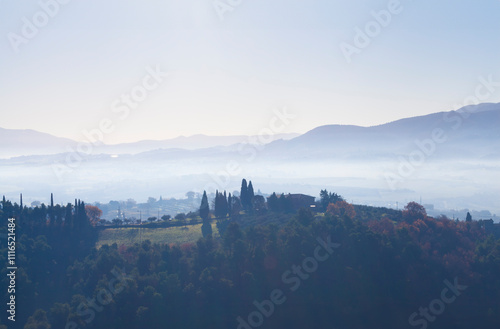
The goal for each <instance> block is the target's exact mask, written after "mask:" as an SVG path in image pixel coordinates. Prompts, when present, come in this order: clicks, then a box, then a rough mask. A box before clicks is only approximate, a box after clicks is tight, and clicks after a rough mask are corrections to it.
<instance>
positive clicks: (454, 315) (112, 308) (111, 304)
mask: <svg viewBox="0 0 500 329" xmlns="http://www.w3.org/2000/svg"><path fill="white" fill-rule="evenodd" d="M207 201H208V200H207ZM337 204H338V202H337ZM341 205H342V204H339V207H340V206H341ZM344 206H345V205H344ZM327 208H332V207H331V204H330V205H329V206H327ZM200 210H201V209H200ZM421 210H422V209H421V208H420V207H419V205H418V204H409V205H407V207H406V208H405V209H404V211H403V212H401V211H400V212H399V213H400V216H401V217H400V218H401V220H399V221H392V220H390V219H389V218H387V217H384V218H372V219H371V220H369V221H359V220H357V219H356V216H355V217H354V219H353V218H351V216H350V214H349V212H348V211H346V212H344V213H342V214H341V213H335V214H334V213H333V212H331V211H327V212H326V213H325V214H324V215H323V214H314V213H312V212H311V211H310V210H309V209H302V210H300V211H299V212H298V213H296V214H287V215H285V214H282V215H283V216H287V222H286V224H284V225H276V224H274V223H270V224H266V225H253V226H247V228H246V229H242V225H241V223H244V222H248V221H249V219H250V218H251V217H248V218H247V217H245V216H247V215H242V216H240V218H239V219H238V220H230V223H229V225H228V227H227V230H226V232H225V234H224V235H223V236H222V237H221V239H214V238H212V237H211V236H207V237H206V238H202V239H200V240H199V241H197V242H196V243H186V244H182V245H170V244H161V245H160V244H151V243H150V242H149V241H145V242H143V243H142V244H135V245H131V246H117V245H116V244H115V245H112V246H103V247H102V248H100V249H99V250H95V249H94V250H90V251H88V254H87V255H86V257H83V258H79V259H76V260H74V261H69V260H68V261H66V262H64V264H65V266H67V268H66V275H65V276H63V277H60V278H54V277H51V276H50V277H48V278H46V279H43V280H42V278H41V277H39V276H38V277H37V276H34V277H30V278H29V283H28V282H27V281H21V282H20V283H19V286H24V285H29V289H33V291H34V292H36V293H37V294H38V297H37V298H34V299H33V302H32V304H31V303H28V305H25V304H24V303H25V302H27V301H28V300H29V299H27V298H29V297H32V296H23V295H21V296H20V298H22V300H23V309H26V310H29V311H30V314H29V315H25V317H24V318H23V319H21V318H20V320H23V321H24V322H20V323H26V325H25V327H24V328H25V329H31V328H65V326H66V325H67V324H68V323H75V324H76V325H77V327H78V328H88V329H91V328H108V327H111V328H124V329H128V328H131V329H132V328H151V329H155V328H165V326H168V327H169V328H196V327H205V328H238V327H239V328H248V327H250V328H252V327H255V326H254V324H260V327H263V328H282V327H286V328H304V327H308V328H329V327H335V328H368V327H377V328H401V327H410V328H411V327H413V326H412V325H410V324H409V318H410V315H411V314H413V313H415V312H417V313H418V312H419V309H420V308H421V307H422V306H426V305H429V303H430V302H432V301H434V300H436V299H438V298H440V296H441V291H442V290H443V288H444V287H446V286H445V285H444V284H443V281H444V280H448V281H450V282H454V281H455V278H457V280H458V283H459V284H460V285H464V286H467V287H468V288H467V289H466V290H465V291H463V292H462V293H461V295H460V296H458V297H457V298H456V301H454V302H453V303H451V304H447V305H446V311H445V312H441V313H440V314H439V316H436V317H433V318H432V319H433V321H428V324H429V325H431V322H432V325H434V326H436V327H439V328H444V329H447V328H454V329H456V328H459V329H460V328H471V327H475V328H486V329H489V328H492V329H493V328H495V329H496V328H498V326H499V325H500V319H499V318H498V316H497V314H498V312H499V311H500V298H499V297H500V296H499V293H500V292H499V288H498V287H500V278H499V277H498V273H500V240H495V239H493V238H492V237H488V236H487V235H486V234H485V232H484V230H482V229H481V227H480V226H479V224H478V223H477V222H470V223H466V222H459V223H457V222H454V221H450V220H447V219H434V218H430V217H428V216H427V215H426V214H425V213H424V212H422V211H421ZM369 211H370V210H369V209H363V210H362V211H361V210H359V211H358V213H359V212H364V213H368V212H369ZM373 211H375V209H374V210H373ZM200 214H201V213H200ZM248 216H252V215H248ZM267 216H269V217H272V216H273V215H272V214H268V215H267ZM204 218H207V217H205V216H204ZM38 239H41V240H43V238H38ZM21 243H22V244H24V243H26V241H24V242H21ZM38 246H40V244H38ZM332 246H335V249H331V247H332ZM25 248H26V251H23V253H26V252H27V250H30V252H32V251H33V249H32V247H25ZM318 248H319V249H318ZM329 248H330V249H329ZM330 251H331V252H330ZM315 255H317V257H320V258H321V261H319V260H315V257H316V256H315ZM24 256H25V257H28V255H26V254H24ZM32 256H33V255H29V257H32ZM53 257H54V254H53V253H51V252H48V251H46V252H45V253H42V254H38V262H39V263H37V264H34V263H33V264H23V265H24V266H27V268H29V271H33V272H40V271H42V269H43V271H45V270H51V269H52V266H53V265H52V264H53V260H54V259H53ZM113 273H121V278H120V279H119V280H117V277H116V275H115V274H113ZM3 280H5V279H3ZM40 280H42V281H40ZM58 280H60V282H58ZM42 283H43V284H47V285H49V286H50V287H51V288H54V287H56V286H57V287H58V288H59V289H47V290H46V291H41V290H39V289H40V288H39V286H40V285H41V284H42ZM109 287H114V290H113V292H112V293H110V294H109V296H107V297H103V296H104V295H105V294H103V291H111V290H110V288H109ZM59 291H64V292H67V294H66V296H64V295H58V292H59ZM273 296H274V297H273ZM276 296H279V298H276ZM271 300H279V302H280V303H279V304H272V311H270V310H271V306H270V305H271V304H269V303H270V301H271ZM257 305H259V306H257ZM259 312H260V316H259V314H257V313H259ZM263 312H264V313H263ZM266 314H267V315H266ZM260 317H262V323H261V322H260V321H261V320H260ZM424 319H425V318H424ZM417 327H419V326H417Z"/></svg>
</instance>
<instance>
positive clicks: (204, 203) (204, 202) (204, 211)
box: [200, 191, 210, 221]
mask: <svg viewBox="0 0 500 329" xmlns="http://www.w3.org/2000/svg"><path fill="white" fill-rule="evenodd" d="M209 213H210V208H209V206H208V197H207V191H203V197H202V198H201V205H200V217H201V219H202V220H204V221H205V220H207V219H208V214H209Z"/></svg>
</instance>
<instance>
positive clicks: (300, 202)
mask: <svg viewBox="0 0 500 329" xmlns="http://www.w3.org/2000/svg"><path fill="white" fill-rule="evenodd" d="M285 197H286V198H288V199H289V200H290V201H291V203H292V208H293V209H294V210H299V209H300V208H310V207H311V206H314V200H315V197H313V196H310V195H305V194H288V195H286V196H285Z"/></svg>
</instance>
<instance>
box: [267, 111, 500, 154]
mask: <svg viewBox="0 0 500 329" xmlns="http://www.w3.org/2000/svg"><path fill="white" fill-rule="evenodd" d="M499 127H500V103H499V104H491V103H488V104H480V105H476V106H467V107H464V108H462V109H459V110H457V111H451V112H440V113H433V114H429V115H424V116H419V117H413V118H407V119H401V120H397V121H393V122H390V123H386V124H382V125H378V126H373V127H359V126H347V125H327V126H321V127H318V128H315V129H313V130H311V131H309V132H307V133H305V134H303V135H301V136H298V137H296V138H294V139H292V140H289V141H275V142H273V143H271V144H269V145H268V146H267V147H266V150H265V152H266V154H269V155H274V156H277V155H283V156H287V155H291V156H293V157H296V156H297V155H302V156H303V157H308V158H317V157H320V158H324V157H334V158H348V159H366V158H372V159H373V157H377V158H385V157H394V156H395V155H396V156H397V155H404V154H409V153H411V152H413V151H416V150H421V149H422V151H427V152H430V151H432V150H431V149H433V148H434V147H435V150H434V151H432V153H433V154H434V153H435V154H434V155H435V156H436V157H439V158H447V157H450V158H468V157H472V158H478V157H479V158H490V157H491V158H500V153H499V152H500V129H499ZM430 141H433V143H434V146H432V143H430ZM426 147H427V149H426ZM436 150H437V151H439V152H435V151H436Z"/></svg>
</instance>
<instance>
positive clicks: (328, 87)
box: [0, 0, 500, 143]
mask: <svg viewBox="0 0 500 329" xmlns="http://www.w3.org/2000/svg"><path fill="white" fill-rule="evenodd" d="M221 1H223V2H227V0H221ZM20 2H21V1H15V0H0V36H1V38H0V82H1V88H0V99H1V100H2V104H1V110H0V111H1V112H0V127H2V128H29V129H36V130H39V131H43V132H48V133H51V134H54V135H57V136H61V137H68V138H73V139H76V140H83V139H84V136H83V134H82V131H83V130H85V129H86V130H90V129H94V128H97V127H98V125H99V122H100V121H101V120H102V119H103V118H109V119H110V120H111V121H112V122H113V123H114V124H115V130H114V132H113V133H110V134H107V135H106V136H105V141H106V142H108V143H117V142H125V141H135V140H140V139H163V138H170V137H175V136H178V135H192V134H197V133H204V134H209V135H231V134H256V133H258V132H259V131H260V130H261V129H262V128H266V127H268V125H269V120H270V119H271V117H272V116H273V111H272V110H273V108H276V107H281V106H287V107H288V108H289V111H290V112H292V113H294V114H296V116H297V117H296V119H294V120H292V122H291V124H290V125H288V126H287V127H286V129H285V130H284V131H283V132H306V131H307V130H309V129H312V128H314V127H316V126H319V125H323V124H356V125H363V126H369V125H375V124H380V123H384V122H387V121H391V120H395V119H399V118H403V117H408V116H415V115H421V114H427V113H432V112H438V111H448V110H453V109H456V105H457V104H461V103H462V102H463V100H464V99H465V98H466V97H468V96H471V95H474V91H475V89H476V86H477V85H478V84H479V81H478V78H479V77H481V76H483V77H488V76H489V75H492V76H493V80H494V81H500V65H499V59H500V19H499V17H500V1H498V0H496V1H493V0H492V1H486V0H484V1H472V0H470V1H469V0H467V1H448V0H443V1H430V0H420V1H411V0H402V1H401V2H400V6H401V8H403V11H402V12H401V13H400V14H398V15H393V16H392V19H391V22H390V23H389V25H388V26H387V27H382V29H381V32H380V34H378V35H376V36H375V37H373V38H372V40H371V43H370V45H369V46H368V47H366V48H364V49H362V50H361V53H359V54H356V55H354V56H352V62H351V63H350V64H348V63H347V61H346V59H345V58H344V56H343V54H342V52H341V50H340V44H341V43H342V42H347V43H350V44H352V43H353V38H354V36H355V28H356V27H359V28H361V29H364V28H365V25H366V24H367V23H369V22H371V21H373V20H374V18H373V17H372V16H371V14H370V12H371V11H372V10H374V11H377V12H378V11H380V10H383V9H386V8H387V7H388V3H389V1H378V0H372V1H368V0H353V1H345V0H343V1H334V0H328V1H326V0H316V1H315V0H310V1H305V0H242V4H241V5H239V6H237V7H235V8H234V10H233V11H232V12H227V13H226V14H225V15H224V18H225V19H224V20H223V21H221V20H220V19H219V16H218V14H217V12H216V11H215V9H214V7H213V4H212V2H213V0H163V1H159V0H155V1H153V0H150V1H124V0H121V1H118V0H106V1H95V0H85V1H84V0H72V1H69V3H68V4H65V5H61V6H60V8H59V10H58V12H57V13H56V14H55V15H54V17H51V18H50V19H49V21H48V24H47V25H46V26H44V27H41V28H40V29H39V32H38V34H37V35H35V36H34V37H33V38H31V39H29V38H28V39H27V40H28V42H27V43H26V44H21V45H20V46H19V51H18V52H15V51H14V50H13V48H12V47H11V43H10V42H9V38H8V36H9V33H11V32H12V33H16V34H18V35H20V36H22V32H21V31H22V27H23V24H24V23H23V20H22V19H23V17H26V18H27V19H28V20H29V21H32V19H33V16H34V15H35V14H36V13H37V12H40V10H42V9H41V7H40V4H39V2H38V1H22V2H21V3H20ZM42 2H44V3H45V2H50V1H49V0H42ZM157 65H158V66H159V67H161V68H162V69H163V70H165V71H169V73H170V75H169V76H168V77H167V78H166V79H165V81H164V82H163V83H162V84H161V85H160V86H159V87H158V88H157V89H155V90H153V91H151V92H150V93H149V95H148V97H147V98H146V99H145V100H144V101H143V102H141V103H140V104H139V106H138V107H137V108H136V109H133V110H132V111H131V112H130V113H131V114H130V116H129V117H128V118H127V119H125V120H120V117H119V116H118V115H117V114H116V113H113V112H112V111H111V107H112V104H113V102H114V101H115V100H116V99H118V98H119V97H120V95H122V94H124V93H129V92H130V90H131V89H132V88H133V87H134V86H136V85H137V84H139V83H141V81H142V80H143V77H144V76H145V75H146V74H147V72H146V67H147V66H151V67H155V66H157ZM485 101H487V102H500V88H499V90H495V92H494V93H493V94H491V95H490V96H489V97H488V99H486V100H485Z"/></svg>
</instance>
